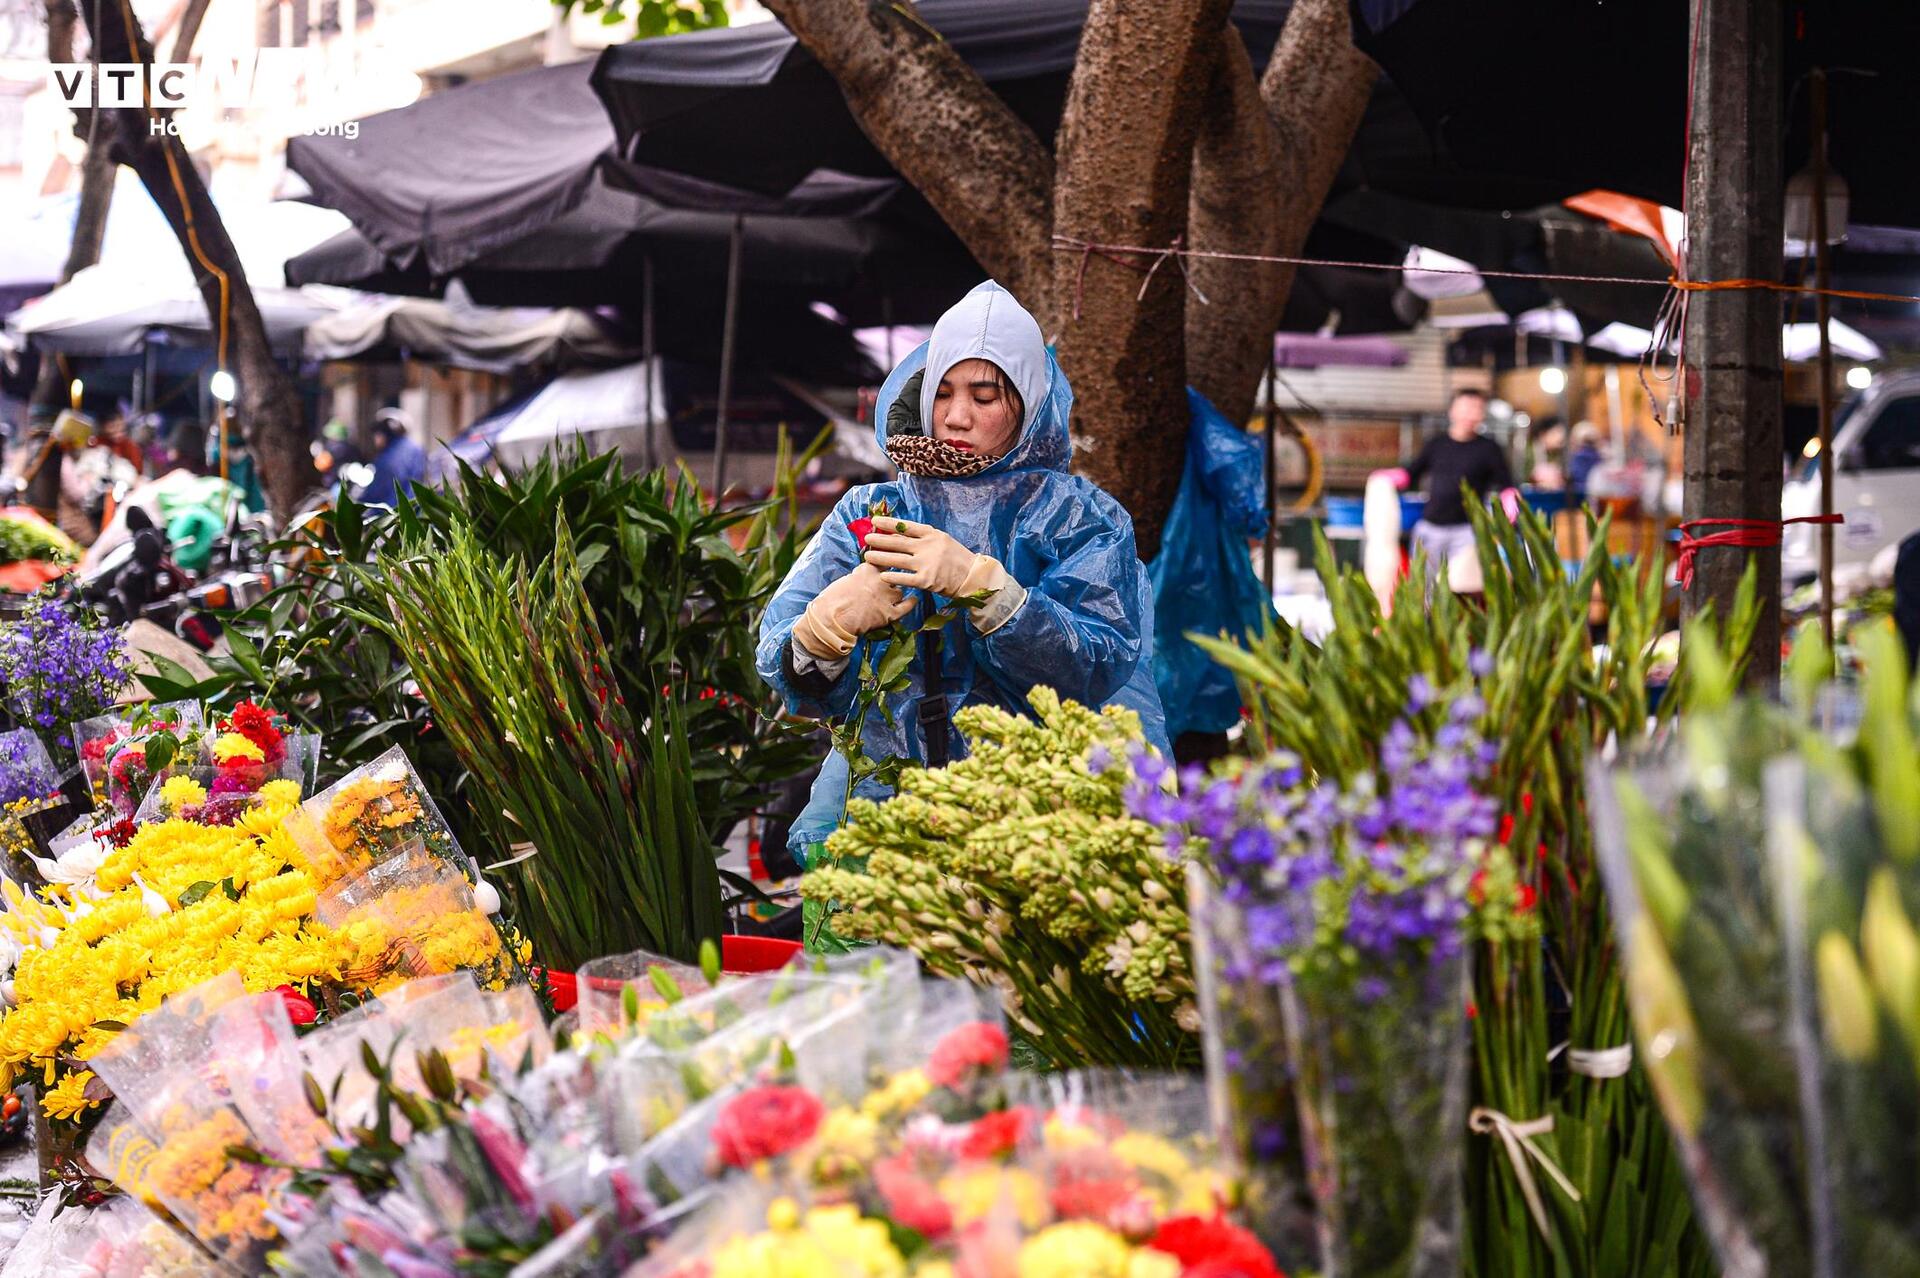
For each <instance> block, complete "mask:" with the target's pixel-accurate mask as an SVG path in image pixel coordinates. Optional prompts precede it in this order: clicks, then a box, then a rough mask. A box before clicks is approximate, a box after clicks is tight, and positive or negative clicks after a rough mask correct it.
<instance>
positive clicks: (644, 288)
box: [640, 253, 660, 470]
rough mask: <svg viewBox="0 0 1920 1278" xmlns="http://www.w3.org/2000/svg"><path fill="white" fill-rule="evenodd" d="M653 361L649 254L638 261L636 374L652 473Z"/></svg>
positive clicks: (655, 456) (655, 453)
mask: <svg viewBox="0 0 1920 1278" xmlns="http://www.w3.org/2000/svg"><path fill="white" fill-rule="evenodd" d="M653 362H654V347H653V254H651V253H649V254H647V255H646V256H645V257H643V258H641V259H640V369H641V374H640V375H641V376H642V377H644V378H645V379H646V391H647V394H646V405H647V407H646V414H647V419H646V422H645V425H644V427H643V429H645V431H646V432H647V433H646V440H647V469H648V470H652V469H653V468H654V467H656V466H658V465H659V464H660V453H659V447H658V445H659V437H658V434H657V432H658V430H659V426H658V424H657V423H656V422H655V421H654V420H653V419H654V417H655V415H656V414H655V412H654V405H653V379H654V376H655V373H654V367H653Z"/></svg>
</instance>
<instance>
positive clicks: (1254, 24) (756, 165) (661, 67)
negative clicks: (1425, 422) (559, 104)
mask: <svg viewBox="0 0 1920 1278" xmlns="http://www.w3.org/2000/svg"><path fill="white" fill-rule="evenodd" d="M1290 7H1291V6H1290V4H1289V3H1288V2H1287V0H1240V2H1239V3H1237V4H1236V5H1235V6H1234V8H1233V21H1234V24H1235V26H1236V27H1238V28H1239V30H1240V33H1241V35H1242V37H1243V39H1244V40H1245V41H1246V45H1247V52H1248V53H1249V54H1250V55H1251V56H1252V58H1253V63H1254V66H1255V67H1256V68H1259V67H1263V66H1265V64H1266V61H1267V58H1268V56H1269V55H1270V54H1271V53H1272V51H1273V46H1274V42H1275V40H1276V39H1277V38H1278V35H1279V32H1280V28H1281V26H1282V25H1283V24H1284V22H1285V20H1286V15H1287V11H1288V9H1289V8H1290ZM915 11H916V14H917V15H918V17H919V18H920V19H921V20H923V21H924V22H926V23H927V24H928V25H929V26H931V27H932V28H934V29H935V30H936V31H938V32H939V34H940V38H941V39H942V40H944V41H945V42H946V43H947V44H948V45H950V46H951V47H952V48H953V50H954V51H955V52H956V53H958V54H959V55H960V57H961V58H962V59H964V60H965V61H966V62H967V64H968V65H969V66H971V67H972V68H973V69H974V70H975V71H976V72H978V73H979V74H980V76H981V77H982V78H983V79H985V80H986V82H987V83H988V84H990V85H991V86H992V87H993V89H994V91H995V92H997V93H998V94H999V95H1000V96H1001V97H1002V98H1003V99H1004V100H1005V101H1006V103H1007V105H1008V106H1009V107H1010V108H1011V109H1012V110H1013V112H1014V114H1016V115H1017V116H1019V117H1020V118H1021V119H1022V120H1024V121H1026V122H1027V123H1028V124H1029V125H1030V126H1032V127H1033V129H1034V130H1035V131H1036V132H1037V133H1038V134H1039V136H1040V138H1041V140H1042V141H1043V142H1044V143H1046V144H1048V145H1051V144H1052V142H1053V138H1054V134H1055V133H1056V131H1057V129H1058V126H1059V122H1060V113H1061V110H1062V107H1063V105H1064V103H1065V101H1066V92H1067V83H1068V79H1069V77H1070V75H1071V73H1072V70H1073V64H1074V59H1075V57H1076V55H1077V54H1078V51H1079V47H1080V29H1081V27H1082V26H1083V25H1084V24H1085V22H1086V16H1087V4H1086V0H921V2H920V3H919V4H918V5H916V6H915ZM593 83H594V87H595V89H596V90H597V91H598V92H599V94H600V97H601V99H602V100H603V101H604V102H605V103H606V110H607V114H608V115H609V116H610V117H611V118H612V121H613V125H614V129H615V131H616V133H617V135H618V144H617V148H616V150H617V154H619V155H620V156H621V157H623V158H625V159H627V160H631V161H635V162H637V163H641V164H647V165H652V166H655V167H658V168H663V169H670V170H673V171H675V172H681V173H688V174H693V175H695V176H699V177H704V178H708V179H711V180H713V181H717V182H722V183H725V184H727V185H729V186H738V187H746V188H750V189H753V190H757V191H764V192H768V193H771V194H780V193H784V192H786V191H788V190H790V189H791V188H792V187H793V186H794V185H795V184H796V183H798V182H800V181H801V180H802V179H804V178H805V177H806V176H807V174H808V173H810V172H812V171H813V170H815V169H820V168H827V169H834V170H837V171H840V172H844V173H852V174H861V175H866V176H871V177H890V176H893V172H894V171H893V169H892V166H891V165H889V164H888V163H887V162H886V160H885V159H884V158H883V157H882V156H881V155H880V153H879V152H878V151H877V150H876V149H875V148H874V146H873V144H872V142H870V141H869V140H868V139H867V136H866V134H865V133H864V132H862V131H861V129H860V126H859V124H858V123H857V122H856V121H855V120H854V117H853V114H852V112H851V111H849V110H848V108H847V103H846V98H845V97H844V96H843V95H842V94H841V92H840V88H839V86H838V85H837V84H835V82H834V80H833V78H832V77H831V76H830V75H828V74H827V72H826V71H825V69H824V68H822V67H821V66H820V64H819V63H818V62H816V61H815V60H814V58H813V56H812V55H811V54H810V53H808V52H807V50H806V49H805V48H804V47H803V46H801V45H800V43H799V42H798V41H797V40H795V39H794V37H793V36H792V34H791V33H789V32H788V31H787V30H786V28H785V27H783V26H781V25H780V24H778V23H777V22H772V23H756V24H753V25H751V26H744V27H736V28H724V29H718V30H712V31H699V32H693V33H691V34H687V35H677V36H668V37H662V38H656V39H651V40H636V41H633V42H631V43H627V44H619V45H613V46H611V47H609V48H608V49H607V50H606V51H605V52H604V53H603V54H602V55H601V56H600V59H599V62H598V63H597V65H596V66H595V68H594V73H593ZM1363 184H1364V185H1369V186H1374V187H1379V188H1382V189H1388V190H1395V191H1401V192H1404V193H1407V194H1413V195H1417V196H1419V197H1420V198H1425V199H1433V200H1439V201H1443V202H1448V203H1460V204H1465V205H1470V206H1474V207H1495V208H1497V207H1500V206H1501V205H1502V204H1509V203H1526V204H1538V203H1543V202H1545V201H1547V200H1551V199H1557V198H1560V197H1561V196H1563V195H1567V194H1571V192H1572V190H1573V189H1579V188H1568V187H1566V186H1564V185H1556V184H1552V183H1543V182H1514V183H1507V184H1504V185H1502V184H1496V183H1491V182H1488V181H1487V180H1486V179H1485V178H1484V177H1474V176H1471V175H1468V174H1464V173H1462V172H1461V171H1460V170H1459V169H1458V167H1457V166H1455V165H1454V164H1453V163H1452V161H1451V159H1450V158H1449V157H1448V156H1446V155H1445V153H1444V151H1443V150H1441V149H1438V148H1436V147H1435V146H1434V145H1433V144H1432V142H1431V141H1430V139H1429V138H1428V137H1427V136H1426V133H1425V130H1424V129H1423V128H1422V127H1421V125H1420V123H1419V121H1418V120H1417V119H1416V118H1415V117H1414V115H1413V114H1412V112H1411V111H1410V110H1409V109H1408V108H1407V107H1406V105H1405V103H1404V102H1403V101H1401V99H1400V97H1399V93H1398V91H1397V89H1396V88H1395V87H1394V86H1393V85H1392V84H1391V83H1389V82H1388V81H1387V80H1385V79H1384V78H1383V79H1382V80H1381V82H1380V84H1379V86H1378V87H1377V89H1376V91H1375V97H1374V100H1373V102H1372V103H1371V105H1370V106H1369V108H1368V110H1367V113H1366V117H1365V119H1364V120H1363V121H1362V123H1361V126H1360V132H1359V136H1358V138H1357V139H1356V141H1355V143H1354V147H1353V151H1352V154H1350V156H1349V157H1348V160H1347V162H1346V164H1345V166H1344V168H1343V170H1342V175H1341V178H1340V180H1339V181H1338V182H1337V183H1336V189H1343V190H1344V189H1351V188H1353V187H1356V186H1359V185H1363ZM1584 185H1586V186H1591V185H1592V183H1591V182H1588V183H1585V184H1584Z"/></svg>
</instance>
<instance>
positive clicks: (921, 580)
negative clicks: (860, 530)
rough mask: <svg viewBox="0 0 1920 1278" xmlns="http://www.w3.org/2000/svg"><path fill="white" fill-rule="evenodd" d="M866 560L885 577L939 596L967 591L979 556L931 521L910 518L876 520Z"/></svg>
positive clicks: (953, 595) (952, 596)
mask: <svg viewBox="0 0 1920 1278" xmlns="http://www.w3.org/2000/svg"><path fill="white" fill-rule="evenodd" d="M864 558H865V559H866V561H867V563H868V564H870V565H872V566H874V567H875V568H884V569H886V570H887V572H886V580H887V581H889V582H891V583H893V584H894V585H896V586H913V587H915V588H917V589H920V590H929V591H932V592H933V593H934V594H936V595H945V596H947V597H948V598H950V599H951V598H957V597H959V596H961V595H964V594H966V593H967V590H966V587H967V584H968V576H969V574H971V573H972V572H973V570H974V566H975V564H976V563H977V562H978V560H979V559H980V556H979V555H977V554H975V553H974V552H973V551H971V550H968V549H967V548H966V547H965V546H963V545H961V544H960V543H959V542H957V541H955V540H954V539H953V538H951V537H949V536H947V534H945V533H943V532H941V531H940V530H939V529H938V528H935V527H933V526H932V525H931V524H916V523H914V522H913V521H912V520H910V519H876V520H874V522H873V531H872V532H870V533H868V534H867V551H866V555H865V556H864Z"/></svg>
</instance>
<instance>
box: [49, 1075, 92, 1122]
mask: <svg viewBox="0 0 1920 1278" xmlns="http://www.w3.org/2000/svg"><path fill="white" fill-rule="evenodd" d="M92 1081H93V1071H92V1070H90V1069H83V1070H81V1071H79V1072H78V1073H75V1074H69V1075H67V1076H66V1077H65V1078H63V1079H61V1080H60V1082H59V1084H58V1085H56V1086H54V1087H51V1088H49V1089H48V1090H47V1094H46V1095H44V1096H42V1097H41V1098H40V1108H41V1109H43V1110H45V1111H46V1113H47V1116H48V1117H49V1118H64V1119H67V1120H69V1121H71V1120H73V1119H76V1118H78V1117H80V1115H81V1114H83V1113H85V1112H86V1111H87V1110H89V1109H92V1108H93V1107H94V1106H95V1105H98V1104H99V1103H100V1102H99V1101H97V1100H88V1099H87V1097H86V1090H87V1084H88V1083H91V1082H92Z"/></svg>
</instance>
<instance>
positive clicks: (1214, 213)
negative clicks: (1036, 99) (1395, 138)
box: [1187, 0, 1379, 421]
mask: <svg viewBox="0 0 1920 1278" xmlns="http://www.w3.org/2000/svg"><path fill="white" fill-rule="evenodd" d="M1226 40H1227V45H1228V47H1227V51H1226V52H1225V53H1224V54H1223V56H1222V57H1221V59H1220V61H1219V63H1218V64H1217V66H1216V70H1215V76H1214V82H1213V84H1212V86H1211V87H1210V89H1209V116H1208V128H1207V130H1206V131H1205V132H1204V133H1203V134H1202V135H1201V138H1200V142H1199V146H1198V147H1197V148H1196V150H1195V154H1194V195H1193V213H1192V218H1193V224H1192V232H1191V237H1190V238H1191V239H1192V241H1193V245H1194V247H1195V248H1199V249H1213V250H1216V251H1222V252H1233V253H1264V254H1271V255H1275V256H1281V257H1291V256H1297V255H1298V254H1299V252H1300V250H1301V248H1302V247H1303V246H1304V245H1305V244H1306V242H1307V233H1308V232H1309V231H1311V230H1312V229H1313V223H1314V220H1315V219H1316V218H1318V217H1319V216H1320V206H1321V205H1322V204H1323V203H1324V202H1325V201H1326V198H1327V191H1328V189H1329V188H1330V187H1331V186H1332V185H1333V179H1334V178H1335V177H1336V176H1337V175H1338V173H1339V171H1340V164H1341V161H1342V160H1344V159H1345V158H1346V154H1347V150H1348V148H1349V147H1350V146H1351V145H1352V143H1353V135H1354V133H1355V132H1356V131H1357V130H1358V129H1359V127H1360V117H1361V116H1362V115H1363V114H1364V113H1365V111H1366V107H1367V101H1368V99H1369V98H1370V97H1371V96H1372V93H1373V84H1374V80H1375V78H1376V77H1377V76H1378V75H1379V69H1378V68H1377V67H1375V66H1374V64H1373V63H1372V61H1371V60H1369V59H1368V58H1367V56H1366V55H1365V54H1363V53H1361V52H1360V51H1359V50H1358V49H1356V48H1354V45H1353V27H1352V24H1351V22H1350V20H1349V18H1348V14H1347V6H1346V3H1345V0H1299V2H1298V3H1296V4H1295V5H1294V6H1293V9H1292V11H1291V12H1290V13H1289V14H1288V15H1287V24H1286V26H1285V27H1284V28H1283V29H1282V31H1281V33H1280V41H1279V43H1278V44H1277V45H1276V46H1275V47H1274V51H1273V58H1272V60H1271V61H1269V62H1268V63H1267V70H1266V74H1265V75H1264V76H1262V77H1261V80H1260V84H1259V88H1258V92H1257V96H1255V93H1254V85H1253V71H1252V66H1251V64H1250V63H1248V62H1247V60H1246V51H1245V48H1244V46H1243V45H1241V43H1240V41H1239V38H1238V35H1237V34H1236V33H1234V32H1232V31H1229V32H1227V35H1226ZM1262 115H1264V119H1262V118H1260V117H1261V116H1262ZM1256 192H1257V193H1258V194H1253V193H1256ZM1194 271H1195V277H1196V279H1197V280H1198V281H1199V282H1200V288H1201V290H1202V291H1203V292H1205V293H1206V295H1207V297H1208V298H1209V299H1211V300H1212V302H1213V305H1211V306H1201V305H1199V304H1198V303H1197V302H1190V303H1189V305H1188V307H1187V341H1188V357H1187V364H1188V376H1189V379H1190V380H1191V381H1192V383H1193V384H1194V386H1195V387H1196V388H1198V389H1199V390H1200V391H1201V393H1202V394H1205V395H1206V396H1207V397H1208V398H1209V399H1211V400H1213V402H1214V404H1215V405H1216V406H1217V407H1218V408H1219V409H1220V410H1221V411H1222V412H1223V413H1225V414H1226V415H1227V416H1228V417H1229V418H1230V419H1232V420H1236V421H1237V420H1242V419H1244V418H1245V417H1246V416H1247V415H1248V414H1249V413H1250V412H1251V411H1252V408H1253V400H1254V393H1255V390H1256V389H1257V387H1258V385H1259V381H1260V375H1261V371H1262V370H1263V369H1264V368H1265V367H1266V366H1267V363H1268V361H1269V360H1270V359H1271V358H1272V356H1271V351H1270V349H1269V345H1268V342H1267V340H1266V335H1267V334H1269V333H1271V332H1272V331H1273V329H1274V328H1275V327H1276V326H1277V325H1278V324H1279V322H1280V313H1281V311H1282V310H1284V309H1285V307H1286V302H1287V294H1288V292H1289V291H1291V289H1292V288H1293V279H1294V274H1295V271H1294V268H1293V267H1291V266H1281V265H1278V264H1273V265H1255V264H1249V263H1243V262H1207V261H1204V260H1201V261H1196V262H1195V263H1194ZM1255 330H1257V337H1256V336H1254V331H1255Z"/></svg>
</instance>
